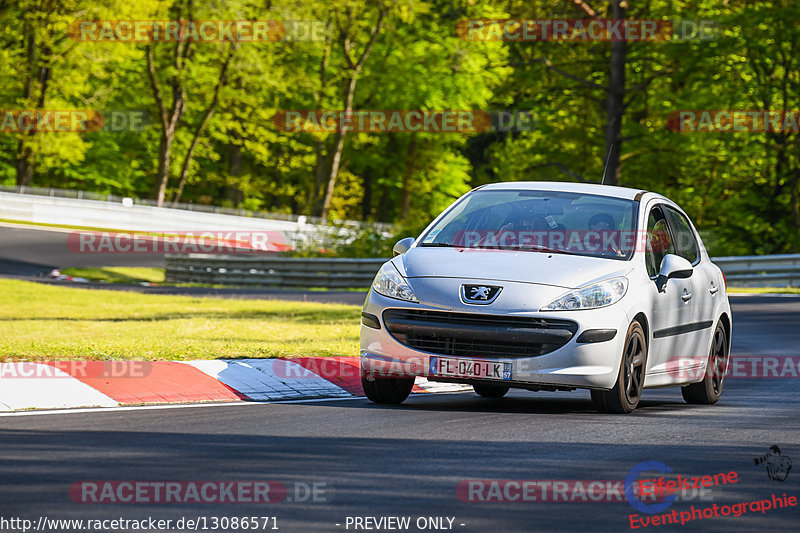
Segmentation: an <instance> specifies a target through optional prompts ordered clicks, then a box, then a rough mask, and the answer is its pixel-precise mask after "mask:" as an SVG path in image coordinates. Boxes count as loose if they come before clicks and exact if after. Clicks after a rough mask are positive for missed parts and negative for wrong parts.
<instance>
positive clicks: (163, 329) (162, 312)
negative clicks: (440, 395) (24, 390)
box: [0, 279, 360, 361]
mask: <svg viewBox="0 0 800 533" xmlns="http://www.w3.org/2000/svg"><path fill="white" fill-rule="evenodd" d="M0 294H1V295H2V299H0V358H3V359H5V358H14V359H19V360H27V361H35V360H54V359H58V360H66V359H87V360H106V359H137V360H186V359H217V358H222V357H231V358H237V357H293V356H334V355H348V356H354V355H358V331H359V316H360V309H359V307H358V306H348V305H339V304H319V303H307V302H283V301H276V300H233V299H222V298H194V297H188V296H167V295H149V294H139V293H134V292H118V291H103V290H85V289H74V288H68V287H58V286H53V285H46V284H42V283H36V282H28V281H16V280H3V279H0Z"/></svg>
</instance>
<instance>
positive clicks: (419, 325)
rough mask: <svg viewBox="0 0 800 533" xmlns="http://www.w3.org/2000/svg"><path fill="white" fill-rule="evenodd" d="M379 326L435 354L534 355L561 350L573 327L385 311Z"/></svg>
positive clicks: (442, 313)
mask: <svg viewBox="0 0 800 533" xmlns="http://www.w3.org/2000/svg"><path fill="white" fill-rule="evenodd" d="M383 323H384V324H385V325H386V329H387V330H388V331H389V333H391V335H392V337H394V338H395V339H397V341H398V342H399V343H400V344H403V345H405V346H408V347H409V348H414V349H415V350H422V351H425V352H430V353H434V354H438V355H456V356H459V355H460V356H470V357H490V358H491V357H535V356H537V355H544V354H546V353H550V352H552V351H553V350H556V349H558V348H560V347H562V346H564V345H565V344H566V343H567V342H569V340H570V339H571V338H572V336H573V335H575V332H576V331H577V330H578V325H577V324H576V323H575V322H572V321H570V320H551V319H546V318H530V317H514V316H501V315H482V314H473V313H451V312H446V311H422V310H416V309H387V310H385V311H384V312H383Z"/></svg>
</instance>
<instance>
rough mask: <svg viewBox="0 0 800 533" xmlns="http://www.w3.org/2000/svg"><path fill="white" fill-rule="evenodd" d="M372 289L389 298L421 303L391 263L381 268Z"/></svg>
mask: <svg viewBox="0 0 800 533" xmlns="http://www.w3.org/2000/svg"><path fill="white" fill-rule="evenodd" d="M372 288H373V290H374V291H375V292H377V293H378V294H383V295H384V296H388V297H389V298H397V299H398V300H405V301H407V302H419V300H417V297H416V296H415V295H414V291H412V290H411V287H410V286H409V284H408V282H406V280H405V278H403V276H401V275H400V273H399V272H398V271H397V269H396V268H395V267H394V265H393V264H391V263H386V264H385V265H383V266H382V267H381V269H380V270H379V271H378V275H377V276H375V281H373V282H372Z"/></svg>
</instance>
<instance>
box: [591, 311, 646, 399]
mask: <svg viewBox="0 0 800 533" xmlns="http://www.w3.org/2000/svg"><path fill="white" fill-rule="evenodd" d="M646 365H647V341H646V340H645V336H644V329H642V325H641V324H639V322H638V321H637V320H634V321H633V322H631V325H630V326H629V327H628V334H627V335H626V336H625V344H624V348H623V351H622V362H621V363H620V366H619V374H618V375H617V383H616V385H614V388H613V389H611V390H608V391H604V390H593V391H592V403H593V404H594V407H595V409H597V410H598V411H600V412H602V413H630V412H631V411H633V410H634V409H636V406H637V405H639V400H640V399H641V398H642V390H643V389H644V372H645V368H646Z"/></svg>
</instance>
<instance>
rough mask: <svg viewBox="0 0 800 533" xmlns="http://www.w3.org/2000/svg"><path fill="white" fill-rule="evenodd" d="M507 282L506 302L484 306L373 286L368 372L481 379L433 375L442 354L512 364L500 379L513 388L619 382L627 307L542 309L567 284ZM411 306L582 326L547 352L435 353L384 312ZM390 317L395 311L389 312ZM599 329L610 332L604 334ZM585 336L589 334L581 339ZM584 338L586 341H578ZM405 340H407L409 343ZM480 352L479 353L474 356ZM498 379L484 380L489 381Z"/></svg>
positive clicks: (365, 338)
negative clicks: (392, 326)
mask: <svg viewBox="0 0 800 533" xmlns="http://www.w3.org/2000/svg"><path fill="white" fill-rule="evenodd" d="M463 282H464V280H440V283H437V285H442V284H444V285H448V286H449V287H448V288H447V289H446V292H447V293H449V294H454V291H455V290H456V289H457V288H458V287H459V286H460V284H461V283H463ZM504 286H505V287H504V290H503V293H502V294H501V296H504V295H505V296H506V297H505V299H504V300H501V299H500V298H498V301H496V302H494V303H493V304H491V305H481V306H477V305H467V304H464V303H462V302H454V301H449V302H444V305H441V304H439V301H440V300H437V301H436V302H435V303H434V302H432V301H420V303H419V304H416V303H410V302H403V301H400V300H395V299H393V298H387V297H385V296H382V295H380V294H378V293H376V292H375V291H374V290H370V292H369V294H368V296H367V300H366V302H365V303H364V308H363V312H364V313H365V314H366V315H371V317H374V318H367V319H366V320H363V321H362V325H361V367H362V370H363V371H364V372H367V373H371V374H375V375H380V374H386V375H398V374H403V375H418V376H425V377H427V378H428V379H432V380H437V381H450V382H459V383H474V382H475V381H476V380H475V379H474V378H473V379H470V378H466V377H450V376H447V377H445V376H439V375H437V374H431V372H430V370H431V369H430V358H431V357H432V356H438V357H452V358H458V359H468V360H489V361H496V362H504V363H511V365H512V372H511V379H510V380H505V381H502V382H498V383H502V384H505V385H509V386H511V387H522V388H531V389H535V388H551V387H554V388H558V387H566V388H573V387H574V388H590V389H610V388H612V387H613V386H614V385H615V383H616V381H617V375H618V373H619V365H620V360H621V357H622V346H623V343H624V341H625V334H626V331H627V328H628V325H629V323H630V319H629V317H628V316H627V314H626V313H625V310H624V307H623V306H621V305H619V303H617V304H614V305H611V306H608V307H604V308H601V309H595V310H583V311H566V312H546V313H542V312H539V311H538V308H539V305H538V303H535V305H534V304H532V302H536V301H545V300H547V301H551V300H552V299H555V298H557V297H558V296H559V295H560V294H562V293H563V292H564V289H563V288H559V287H547V286H540V285H533V286H532V285H530V284H525V283H504ZM534 293H535V296H534ZM418 296H419V294H418ZM543 305H544V304H543ZM534 308H535V309H534ZM405 309H410V310H429V311H432V312H436V311H439V312H448V313H454V312H455V313H471V314H474V315H477V316H484V317H485V316H487V315H491V316H495V317H497V316H501V317H503V316H507V317H513V318H514V319H518V318H520V317H529V318H540V319H548V320H558V321H572V322H574V323H576V324H577V328H576V329H575V331H574V334H573V335H572V336H571V338H570V340H569V341H568V342H566V344H563V346H561V347H560V348H556V349H554V350H552V351H549V352H548V353H544V354H542V355H534V356H526V355H524V354H523V355H520V354H519V353H517V354H509V355H506V354H503V353H495V354H490V353H479V354H478V355H467V354H464V355H462V354H461V353H459V352H458V351H457V350H456V351H452V350H451V351H449V352H448V353H443V352H442V349H441V348H440V347H437V348H435V350H436V351H435V352H431V351H426V350H421V349H418V348H414V347H411V346H409V345H408V344H409V343H408V340H407V339H405V338H403V337H402V336H395V335H393V334H392V333H391V332H390V331H389V329H387V324H386V321H385V320H384V311H386V310H405ZM390 313H391V311H390ZM388 316H389V314H387V317H388ZM375 318H377V321H378V322H379V326H380V329H376V328H375V327H374V325H375V324H374V319H375ZM365 322H366V323H371V324H372V327H371V326H368V325H365V324H364V323H365ZM599 330H605V331H604V332H602V333H600V332H599ZM609 330H615V331H616V334H615V335H614V336H613V338H611V339H610V340H607V339H608V337H609V336H610V332H609ZM582 335H583V337H581V336H582ZM579 338H580V340H581V341H582V342H578V340H579ZM399 339H402V341H403V342H401V340H399ZM586 341H589V342H586ZM475 353H476V352H473V354H475ZM493 381H494V380H488V379H481V380H480V382H485V383H489V382H493Z"/></svg>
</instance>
